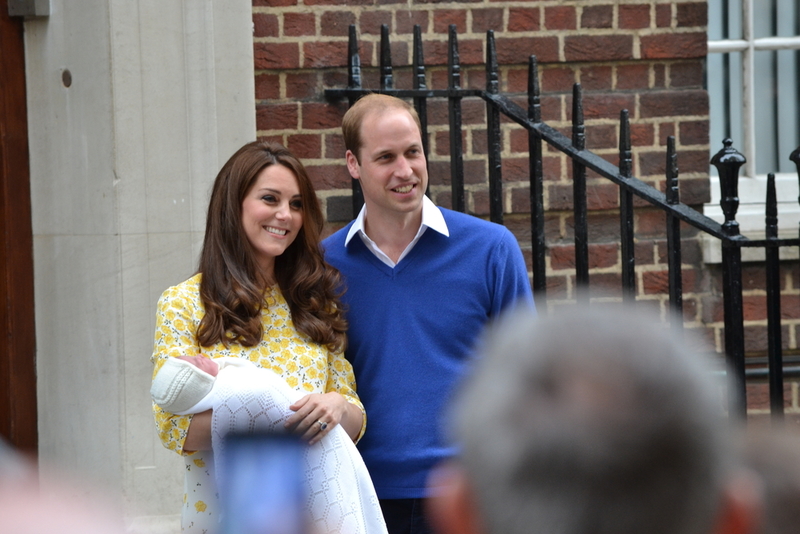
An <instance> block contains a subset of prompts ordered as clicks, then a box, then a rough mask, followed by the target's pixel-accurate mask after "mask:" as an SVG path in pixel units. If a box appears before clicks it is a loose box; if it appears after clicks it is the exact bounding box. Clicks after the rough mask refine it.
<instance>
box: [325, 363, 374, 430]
mask: <svg viewBox="0 0 800 534" xmlns="http://www.w3.org/2000/svg"><path fill="white" fill-rule="evenodd" d="M325 391H336V392H337V393H339V394H341V395H342V396H343V397H344V398H345V399H347V402H350V403H352V404H355V405H356V406H358V407H359V408H360V409H361V414H362V416H363V417H362V418H361V430H360V431H359V432H358V436H356V439H355V442H356V443H358V441H359V440H360V439H361V437H362V436H363V435H364V431H365V430H366V428H367V412H366V411H365V410H364V405H363V404H362V403H361V400H360V399H359V398H358V394H357V393H356V377H355V374H354V373H353V366H352V365H351V364H350V362H349V361H347V359H345V357H344V354H343V353H342V352H338V351H337V352H333V351H328V383H327V385H326V386H325Z"/></svg>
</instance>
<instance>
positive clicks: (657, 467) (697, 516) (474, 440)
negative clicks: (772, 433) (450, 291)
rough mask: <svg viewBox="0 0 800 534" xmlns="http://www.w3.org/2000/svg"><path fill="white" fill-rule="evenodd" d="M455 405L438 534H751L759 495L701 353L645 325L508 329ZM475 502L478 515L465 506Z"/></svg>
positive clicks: (572, 319) (596, 316) (436, 511)
mask: <svg viewBox="0 0 800 534" xmlns="http://www.w3.org/2000/svg"><path fill="white" fill-rule="evenodd" d="M483 347H484V349H485V351H484V352H485V354H484V355H483V358H482V359H481V360H480V362H479V364H478V366H477V369H476V372H475V374H474V375H473V376H472V377H471V378H470V380H469V381H468V382H466V384H465V386H464V388H463V389H462V390H461V391H460V392H459V396H458V398H457V399H456V404H455V408H454V414H453V415H454V419H453V421H454V429H455V435H456V439H457V440H458V441H459V443H460V445H461V446H462V449H461V452H460V459H459V461H458V462H453V463H451V464H450V465H449V466H446V467H441V468H440V470H439V471H438V472H437V475H435V476H433V477H432V480H435V481H438V482H439V483H440V484H441V487H443V488H444V489H442V490H441V493H440V496H439V497H438V498H436V499H433V500H432V502H431V507H432V511H433V514H432V515H433V521H434V523H435V524H436V526H437V531H438V532H440V533H441V534H453V533H461V534H587V533H592V534H641V533H643V532H646V533H648V534H749V533H754V532H755V531H754V530H753V528H754V526H755V521H756V519H757V513H756V512H757V510H758V502H759V500H758V491H757V490H758V484H757V483H756V482H755V480H754V478H753V477H748V476H746V474H745V472H744V471H743V470H741V469H740V468H739V467H738V463H737V460H736V457H735V452H734V448H733V446H734V443H733V442H732V441H733V437H734V433H733V432H730V430H732V429H730V428H728V424H727V419H726V418H725V416H724V414H723V413H722V409H721V406H723V403H722V402H721V399H720V398H719V397H720V395H719V393H720V391H721V390H722V388H721V386H722V385H723V384H722V380H720V379H718V378H714V375H713V372H712V369H711V367H710V366H709V365H708V364H707V362H705V361H703V358H702V356H701V355H698V354H691V352H690V351H689V350H687V349H686V347H685V346H684V345H682V344H681V343H678V342H676V341H675V339H674V336H671V335H670V331H669V329H664V328H663V327H662V326H661V325H658V324H657V323H656V322H655V321H648V320H645V319H643V318H642V317H641V314H640V313H639V314H633V313H632V312H626V311H625V310H622V309H611V310H608V309H607V310H601V309H597V308H589V309H582V310H581V309H577V308H573V309H572V310H571V311H567V312H566V313H564V311H561V313H559V314H558V315H556V316H555V317H548V318H546V319H543V320H538V321H537V320H535V319H534V318H533V317H531V316H530V315H527V314H521V315H520V316H516V317H513V318H510V319H509V320H508V322H507V323H505V324H503V325H502V326H501V327H499V328H498V329H497V330H496V331H494V332H493V333H492V335H491V337H490V338H489V339H488V340H487V341H486V343H485V344H484V345H483ZM473 503H474V504H473Z"/></svg>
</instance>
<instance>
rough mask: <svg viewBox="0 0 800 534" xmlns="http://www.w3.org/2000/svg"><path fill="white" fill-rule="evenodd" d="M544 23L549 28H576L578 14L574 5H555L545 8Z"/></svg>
mask: <svg viewBox="0 0 800 534" xmlns="http://www.w3.org/2000/svg"><path fill="white" fill-rule="evenodd" d="M544 25H545V28H547V29H548V30H574V29H576V28H577V14H576V13H575V8H574V7H567V6H554V7H545V8H544Z"/></svg>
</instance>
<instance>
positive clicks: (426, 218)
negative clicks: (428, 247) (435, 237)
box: [344, 195, 450, 268]
mask: <svg viewBox="0 0 800 534" xmlns="http://www.w3.org/2000/svg"><path fill="white" fill-rule="evenodd" d="M366 215H367V205H366V204H364V205H363V206H362V207H361V211H360V212H358V217H356V220H355V221H354V222H353V226H351V227H350V231H349V232H347V237H345V239H344V246H347V244H348V243H349V242H350V240H351V239H352V238H353V236H354V235H356V234H358V236H359V237H360V238H361V241H363V242H364V244H365V245H366V246H367V248H368V249H369V250H370V252H372V253H373V254H375V257H376V258H378V259H379V260H381V261H382V262H383V263H385V264H386V265H388V266H389V267H391V268H394V267H395V266H396V265H397V264H398V263H400V262H401V261H402V260H403V258H405V257H406V256H407V255H408V253H409V252H411V250H412V249H413V248H414V245H416V244H417V242H418V241H419V238H420V237H422V234H424V233H425V230H427V229H428V228H430V229H431V230H433V231H435V232H439V233H440V234H442V235H444V236H447V237H450V231H449V230H448V229H447V223H446V222H445V221H444V216H443V215H442V212H441V211H440V210H439V208H438V207H436V204H434V203H433V201H432V200H431V199H429V198H428V196H427V195H423V197H422V223H421V224H420V225H419V230H417V235H416V236H414V239H412V240H411V243H409V244H408V246H407V247H406V249H405V250H404V251H403V253H402V254H400V257H399V258H397V263H395V262H393V261H392V260H391V258H389V256H387V255H386V254H385V253H384V252H383V251H382V250H381V249H380V248H378V245H376V244H375V242H374V241H373V240H372V239H370V238H369V236H368V235H367V233H366V232H365V231H364V218H365V217H366Z"/></svg>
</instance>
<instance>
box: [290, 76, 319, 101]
mask: <svg viewBox="0 0 800 534" xmlns="http://www.w3.org/2000/svg"><path fill="white" fill-rule="evenodd" d="M320 92H321V89H320V86H319V80H318V78H317V73H316V72H297V73H287V74H286V98H290V99H299V100H303V99H309V98H316V97H317V96H318V95H319V93H320Z"/></svg>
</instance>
